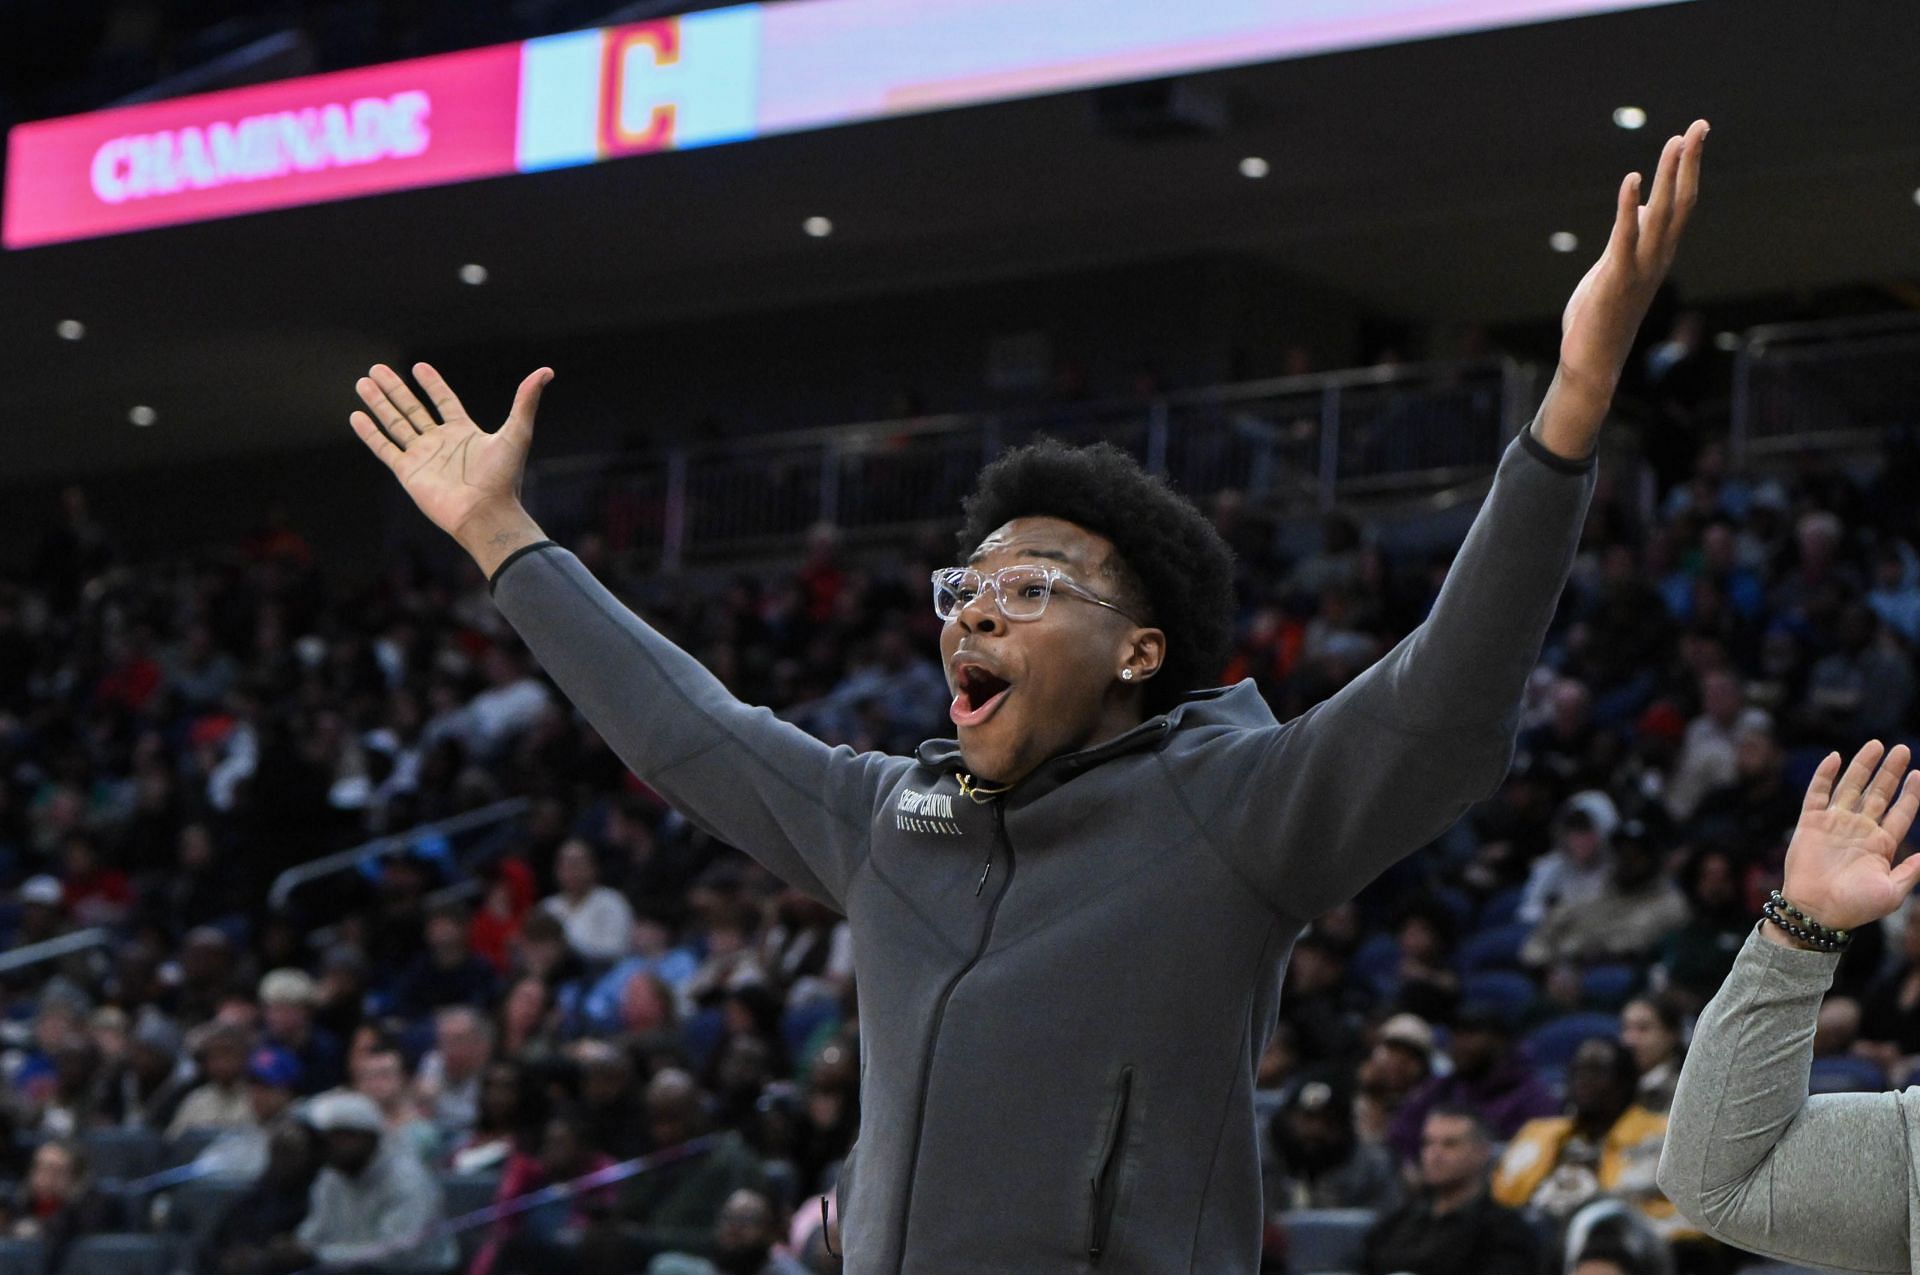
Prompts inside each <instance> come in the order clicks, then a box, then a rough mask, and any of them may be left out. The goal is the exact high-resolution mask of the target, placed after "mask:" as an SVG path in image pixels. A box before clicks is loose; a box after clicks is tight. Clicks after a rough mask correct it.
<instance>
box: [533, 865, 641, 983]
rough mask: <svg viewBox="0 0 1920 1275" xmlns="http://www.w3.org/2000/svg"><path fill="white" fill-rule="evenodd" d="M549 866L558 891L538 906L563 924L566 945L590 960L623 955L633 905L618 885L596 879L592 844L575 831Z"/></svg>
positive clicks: (630, 929)
mask: <svg viewBox="0 0 1920 1275" xmlns="http://www.w3.org/2000/svg"><path fill="white" fill-rule="evenodd" d="M553 872H554V877H555V879H556V880H558V882H559V883H560V893H558V894H555V895H550V896H549V897H548V898H546V899H545V900H543V901H542V902H541V904H540V906H541V907H542V908H543V909H545V910H546V911H548V912H550V913H552V914H553V915H554V916H555V917H557V918H558V919H559V921H560V923H561V925H562V926H564V927H565V929H566V935H567V945H568V946H569V947H571V948H572V949H573V950H574V951H575V952H577V953H579V955H580V959H581V960H583V961H586V962H587V963H589V964H593V965H606V964H610V963H611V962H614V961H617V960H619V959H620V958H621V957H623V956H625V955H626V954H627V944H628V943H629V942H630V941H631V940H632V937H633V905H632V904H630V903H628V902H627V897H626V896H625V895H624V894H621V893H620V892H619V891H618V890H615V889H613V888H611V887H610V886H604V885H601V884H600V864H599V861H598V860H597V859H596V858H595V857H594V853H593V847H592V846H591V845H589V844H588V843H586V842H585V841H582V840H580V839H579V838H578V837H575V838H573V839H571V840H569V841H567V842H566V843H564V844H563V845H562V846H561V847H560V853H559V855H558V856H556V857H555V859H554V862H553Z"/></svg>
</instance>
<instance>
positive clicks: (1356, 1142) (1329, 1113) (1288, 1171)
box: [1261, 1080, 1400, 1216]
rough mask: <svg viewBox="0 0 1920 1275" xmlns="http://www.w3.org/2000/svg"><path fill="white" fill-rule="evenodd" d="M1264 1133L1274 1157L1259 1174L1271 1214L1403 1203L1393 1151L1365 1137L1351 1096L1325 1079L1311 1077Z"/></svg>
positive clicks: (1376, 1207) (1387, 1206) (1378, 1207)
mask: <svg viewBox="0 0 1920 1275" xmlns="http://www.w3.org/2000/svg"><path fill="white" fill-rule="evenodd" d="M1264 1133H1265V1135H1266V1136H1265V1137H1264V1138H1263V1139H1262V1141H1263V1143H1264V1144H1265V1147H1264V1149H1265V1150H1269V1151H1270V1152H1271V1153H1272V1154H1271V1159H1270V1161H1269V1163H1268V1164H1266V1165H1265V1166H1264V1171H1263V1173H1262V1175H1261V1180H1262V1181H1263V1182H1264V1183H1265V1185H1266V1207H1267V1214H1268V1216H1272V1215H1273V1214H1275V1213H1278V1212H1282V1211H1284V1210H1287V1209H1373V1210H1375V1211H1376V1212H1385V1211H1386V1210H1388V1209H1391V1208H1393V1207H1394V1206H1396V1205H1398V1204H1399V1203H1400V1179H1399V1174H1398V1172H1397V1170H1396V1167H1395V1164H1394V1159H1393V1154H1392V1153H1391V1152H1389V1151H1388V1150H1386V1149H1385V1148H1384V1147H1381V1146H1379V1145H1378V1144H1376V1143H1370V1142H1362V1141H1361V1140H1360V1138H1359V1135H1358V1134H1357V1132H1356V1131H1355V1129H1354V1125H1353V1099H1352V1097H1351V1095H1350V1094H1349V1093H1348V1092H1347V1090H1346V1089H1345V1088H1344V1087H1343V1086H1341V1085H1339V1084H1334V1083H1329V1082H1328V1081H1326V1080H1308V1081H1306V1082H1305V1083H1303V1084H1302V1085H1301V1086H1300V1087H1299V1088H1297V1089H1295V1090H1294V1091H1293V1094H1292V1095H1291V1096H1290V1097H1289V1098H1288V1099H1287V1102H1286V1104H1285V1105H1284V1106H1282V1107H1281V1108H1280V1110H1278V1111H1276V1112H1274V1114H1273V1118H1272V1119H1271V1120H1270V1121H1268V1123H1267V1128H1266V1129H1265V1130H1264Z"/></svg>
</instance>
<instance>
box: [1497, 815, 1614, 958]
mask: <svg viewBox="0 0 1920 1275" xmlns="http://www.w3.org/2000/svg"><path fill="white" fill-rule="evenodd" d="M1619 823H1620V814H1619V811H1618V810H1616V809H1615V808H1614V804H1613V799H1612V798H1611V797H1609V796H1607V794H1605V793H1604V792H1600V791H1598V790H1597V789H1589V790H1587V791H1585V792H1577V793H1575V794H1573V796H1571V797H1569V798H1567V800H1566V801H1565V803H1563V804H1562V805H1561V807H1560V810H1559V813H1558V814H1557V815H1556V816H1555V817H1554V838H1553V845H1552V848H1551V849H1549V850H1548V851H1547V853H1545V854H1543V855H1541V856H1540V857H1539V858H1538V859H1536V860H1535V861H1534V864H1533V869H1532V871H1530V872H1529V873H1528V874H1527V884H1526V886H1525V887H1524V889H1523V891H1522V893H1521V896H1520V907H1519V909H1518V911H1517V912H1516V913H1515V916H1516V919H1518V920H1521V921H1525V922H1526V923H1527V924H1528V925H1538V924H1540V922H1541V921H1544V920H1545V919H1546V917H1547V913H1548V912H1549V911H1551V910H1552V909H1554V908H1555V907H1561V906H1566V907H1571V906H1575V905H1578V904H1581V903H1587V902H1590V901H1592V900H1593V899H1596V898H1598V897H1599V896H1600V892H1601V891H1602V890H1604V889H1605V888H1606V885H1607V876H1608V871H1609V869H1610V868H1611V866H1612V865H1611V863H1610V862H1609V858H1608V853H1607V851H1608V843H1609V842H1611V841H1612V839H1613V830H1614V828H1615V827H1617V826H1618V825H1619Z"/></svg>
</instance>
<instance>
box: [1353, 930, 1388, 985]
mask: <svg viewBox="0 0 1920 1275" xmlns="http://www.w3.org/2000/svg"><path fill="white" fill-rule="evenodd" d="M1399 969H1400V944H1399V943H1398V942H1396V941H1395V940H1394V937H1393V935H1391V934H1376V935H1374V936H1373V937H1372V938H1370V939H1368V940H1367V941H1366V942H1364V943H1362V944H1361V945H1360V948H1359V950H1358V951H1356V952H1355V953H1354V954H1353V960H1352V961H1351V962H1350V963H1349V964H1348V966H1347V973H1348V974H1350V975H1352V976H1353V978H1354V979H1355V980H1357V981H1359V982H1362V983H1365V984H1366V985H1367V986H1368V987H1370V988H1372V989H1373V990H1374V991H1376V992H1379V991H1382V990H1384V989H1385V988H1389V987H1391V986H1392V985H1393V982H1394V979H1395V978H1396V977H1397V975H1398V972H1399Z"/></svg>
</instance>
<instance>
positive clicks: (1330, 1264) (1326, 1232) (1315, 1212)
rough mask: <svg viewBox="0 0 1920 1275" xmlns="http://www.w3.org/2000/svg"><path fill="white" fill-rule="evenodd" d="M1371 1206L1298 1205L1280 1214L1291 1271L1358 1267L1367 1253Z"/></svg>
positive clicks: (1306, 1274) (1321, 1273)
mask: <svg viewBox="0 0 1920 1275" xmlns="http://www.w3.org/2000/svg"><path fill="white" fill-rule="evenodd" d="M1374 1221H1375V1216H1374V1212H1373V1210H1372V1209H1297V1210H1295V1211H1293V1212H1290V1213H1282V1214H1281V1215H1280V1225H1281V1227H1282V1228H1284V1229H1285V1231H1286V1233H1287V1270H1288V1271H1289V1272H1290V1273H1291V1275H1327V1273H1328V1272H1334V1271H1357V1270H1359V1269H1360V1262H1361V1259H1362V1257H1364V1256H1365V1253H1366V1243H1367V1232H1368V1231H1370V1230H1372V1229H1373V1224H1374Z"/></svg>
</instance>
